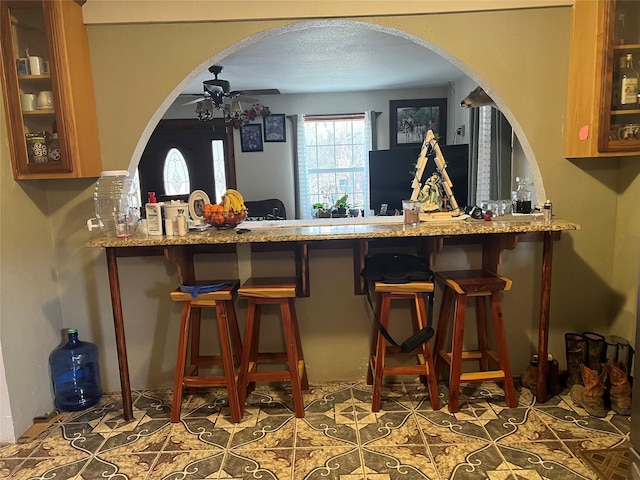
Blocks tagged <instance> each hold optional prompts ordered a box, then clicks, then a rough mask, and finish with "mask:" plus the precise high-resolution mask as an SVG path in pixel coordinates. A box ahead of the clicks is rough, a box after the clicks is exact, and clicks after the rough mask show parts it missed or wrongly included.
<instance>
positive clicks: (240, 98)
mask: <svg viewBox="0 0 640 480" xmlns="http://www.w3.org/2000/svg"><path fill="white" fill-rule="evenodd" d="M233 99H234V100H237V101H238V102H242V103H250V104H254V103H258V99H257V98H251V97H247V96H246V95H238V96H237V97H234V98H233Z"/></svg>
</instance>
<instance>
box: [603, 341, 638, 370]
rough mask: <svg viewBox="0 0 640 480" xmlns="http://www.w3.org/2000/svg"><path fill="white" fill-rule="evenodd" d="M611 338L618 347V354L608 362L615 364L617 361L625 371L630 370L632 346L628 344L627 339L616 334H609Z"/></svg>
mask: <svg viewBox="0 0 640 480" xmlns="http://www.w3.org/2000/svg"><path fill="white" fill-rule="evenodd" d="M611 340H612V341H614V342H616V346H617V347H618V352H617V353H618V354H617V356H616V359H615V360H610V361H609V363H611V364H612V365H616V364H617V363H620V364H622V366H623V368H624V371H625V372H630V371H631V366H632V364H633V353H634V352H633V347H632V346H631V345H630V344H629V341H628V340H626V339H624V338H622V337H619V336H617V335H611Z"/></svg>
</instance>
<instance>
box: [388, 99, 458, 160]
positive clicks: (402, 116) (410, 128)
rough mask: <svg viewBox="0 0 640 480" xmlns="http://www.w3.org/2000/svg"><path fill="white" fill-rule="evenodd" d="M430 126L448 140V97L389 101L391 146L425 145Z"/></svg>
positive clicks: (437, 134) (440, 137) (437, 136)
mask: <svg viewBox="0 0 640 480" xmlns="http://www.w3.org/2000/svg"><path fill="white" fill-rule="evenodd" d="M428 130H433V134H434V135H435V136H436V138H438V139H442V144H443V145H445V144H446V143H447V142H446V139H447V99H446V98H423V99H418V100H390V101H389V146H390V148H396V147H408V146H416V145H422V142H423V141H424V139H425V136H426V134H427V131H428Z"/></svg>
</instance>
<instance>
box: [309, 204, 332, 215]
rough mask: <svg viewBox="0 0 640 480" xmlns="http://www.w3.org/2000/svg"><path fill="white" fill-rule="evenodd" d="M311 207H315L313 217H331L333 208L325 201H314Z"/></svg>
mask: <svg viewBox="0 0 640 480" xmlns="http://www.w3.org/2000/svg"><path fill="white" fill-rule="evenodd" d="M311 207H312V208H313V218H331V209H329V208H327V206H326V205H325V204H324V203H320V202H318V203H314V204H313V205H311Z"/></svg>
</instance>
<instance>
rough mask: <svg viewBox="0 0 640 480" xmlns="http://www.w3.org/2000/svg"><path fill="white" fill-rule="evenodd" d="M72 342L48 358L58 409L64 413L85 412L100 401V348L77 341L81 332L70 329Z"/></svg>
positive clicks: (70, 340) (59, 348) (68, 331)
mask: <svg viewBox="0 0 640 480" xmlns="http://www.w3.org/2000/svg"><path fill="white" fill-rule="evenodd" d="M67 335H68V336H69V341H68V342H67V343H66V344H65V345H62V346H60V347H58V348H56V349H55V350H54V351H53V352H51V355H50V356H49V366H50V368H51V379H52V381H53V392H54V395H55V406H56V408H57V409H58V410H60V411H63V412H74V411H77V410H84V409H85V408H89V407H91V406H93V405H95V404H96V403H98V402H99V401H100V399H101V398H102V387H101V385H100V365H99V364H98V347H96V346H95V345H94V344H93V343H91V342H83V341H80V340H78V330H76V329H69V330H67Z"/></svg>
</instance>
